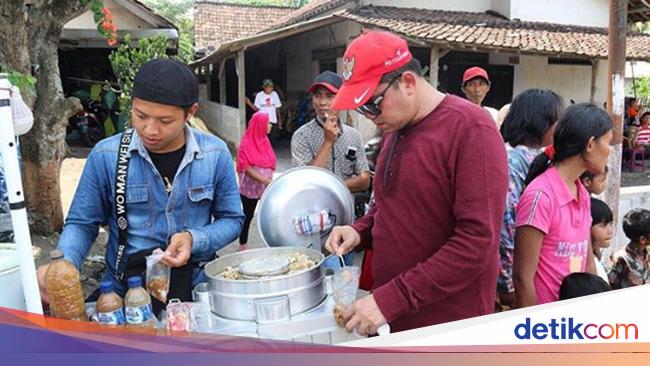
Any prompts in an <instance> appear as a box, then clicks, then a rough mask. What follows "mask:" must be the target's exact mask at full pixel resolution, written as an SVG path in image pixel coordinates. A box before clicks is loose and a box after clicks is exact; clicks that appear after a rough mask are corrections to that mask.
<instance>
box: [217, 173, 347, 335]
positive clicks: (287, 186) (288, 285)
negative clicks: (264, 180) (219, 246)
mask: <svg viewBox="0 0 650 366" xmlns="http://www.w3.org/2000/svg"><path fill="white" fill-rule="evenodd" d="M321 210H327V211H328V212H329V213H331V215H332V216H333V217H335V220H334V224H335V225H347V224H351V223H352V222H353V220H354V199H353V197H352V195H351V194H350V192H349V190H348V189H347V187H346V186H345V183H344V182H343V181H341V180H340V179H339V178H337V177H336V176H335V175H333V174H332V173H331V172H329V171H328V170H325V169H321V168H316V167H301V168H293V169H290V170H288V171H287V172H286V173H284V174H283V175H281V176H280V177H278V178H276V179H275V180H274V181H273V182H272V183H271V184H270V185H269V186H268V187H267V189H266V191H265V192H264V195H263V196H262V199H261V202H260V205H259V208H258V211H257V218H258V227H259V230H260V234H261V237H262V240H263V241H264V244H265V245H267V246H268V248H262V249H252V250H247V251H243V252H237V253H233V254H229V255H226V256H223V257H221V258H218V259H216V260H214V261H212V262H210V263H209V264H208V265H207V266H206V267H205V274H206V276H207V277H208V292H209V303H210V308H211V310H212V312H213V317H212V319H211V325H210V328H211V330H210V332H213V333H220V334H229V335H239V336H250V337H258V338H269V339H283V340H296V341H306V342H311V343H329V344H334V343H340V342H343V341H346V340H350V335H349V334H348V333H347V332H346V331H345V329H343V328H341V327H339V326H337V325H336V321H335V320H334V317H333V314H332V311H333V308H334V300H333V298H332V295H331V288H330V287H331V286H330V285H329V283H330V279H331V276H325V269H324V268H323V261H324V259H325V256H324V255H323V254H322V253H321V246H322V243H323V241H324V240H325V239H326V237H327V235H326V234H327V233H326V232H324V233H321V232H317V233H314V234H313V235H309V236H305V235H300V234H297V233H296V230H295V226H294V218H295V217H296V216H301V215H305V214H310V213H314V212H319V211H321ZM295 252H298V253H302V254H305V255H307V256H308V257H309V258H311V259H312V260H314V262H316V265H315V266H314V267H312V268H309V269H306V270H303V271H300V272H297V273H292V274H287V273H286V262H285V261H283V260H281V259H280V260H267V259H269V258H273V257H276V258H277V257H278V256H283V255H287V254H289V253H295ZM255 260H260V262H259V263H254V264H255V265H250V264H251V261H255ZM241 265H243V267H242V269H244V271H243V272H247V273H245V276H244V279H237V280H228V279H225V278H223V277H221V276H219V274H220V273H222V272H223V271H224V270H226V268H227V267H229V266H230V267H239V266H241ZM247 266H249V267H250V268H252V270H251V271H248V270H245V269H246V267H247ZM248 272H253V273H248Z"/></svg>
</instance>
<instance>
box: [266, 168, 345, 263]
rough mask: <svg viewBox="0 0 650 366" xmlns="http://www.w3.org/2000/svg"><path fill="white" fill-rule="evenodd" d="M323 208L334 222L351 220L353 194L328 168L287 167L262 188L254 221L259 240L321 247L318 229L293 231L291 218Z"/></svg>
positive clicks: (343, 223)
mask: <svg viewBox="0 0 650 366" xmlns="http://www.w3.org/2000/svg"><path fill="white" fill-rule="evenodd" d="M322 209H326V210H328V211H329V212H331V213H332V214H333V215H334V216H335V217H336V221H335V224H336V225H348V224H351V223H352V222H353V221H354V198H353V197H352V194H351V193H350V191H349V190H348V188H347V187H346V185H345V183H343V181H341V180H340V179H339V178H338V177H336V176H335V175H334V174H332V173H331V172H330V171H328V170H326V169H322V168H317V167H299V168H293V169H290V170H288V171H287V172H286V173H284V174H282V175H281V176H280V177H278V178H277V179H275V180H274V181H273V182H272V183H271V184H270V185H269V186H268V187H267V188H266V191H265V192H264V195H263V196H262V200H261V202H260V205H259V208H258V213H257V215H258V216H257V222H258V228H259V231H260V235H261V237H262V240H263V241H264V243H266V245H268V246H270V247H282V246H296V247H306V248H312V249H315V250H317V251H320V250H321V238H320V236H321V235H320V233H316V234H314V235H311V236H305V235H300V234H298V233H296V231H295V229H294V225H293V218H294V217H296V216H297V215H301V214H308V213H314V212H319V211H320V210H322Z"/></svg>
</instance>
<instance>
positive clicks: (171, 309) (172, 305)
mask: <svg viewBox="0 0 650 366" xmlns="http://www.w3.org/2000/svg"><path fill="white" fill-rule="evenodd" d="M166 320H167V330H171V331H182V332H189V331H191V330H192V303H191V302H181V301H180V300H179V299H171V300H170V301H169V304H168V305H167V309H166Z"/></svg>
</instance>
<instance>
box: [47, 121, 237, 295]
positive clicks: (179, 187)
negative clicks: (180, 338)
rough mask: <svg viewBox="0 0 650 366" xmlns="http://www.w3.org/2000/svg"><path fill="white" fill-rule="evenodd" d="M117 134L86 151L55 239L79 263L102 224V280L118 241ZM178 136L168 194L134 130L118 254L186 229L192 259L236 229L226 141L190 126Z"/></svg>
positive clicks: (162, 242) (197, 277)
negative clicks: (181, 142)
mask: <svg viewBox="0 0 650 366" xmlns="http://www.w3.org/2000/svg"><path fill="white" fill-rule="evenodd" d="M121 136H122V135H121V134H119V135H116V136H113V137H110V138H107V139H105V140H102V141H100V142H99V143H98V144H97V145H96V146H95V148H94V149H93V150H92V151H91V152H90V155H89V156H88V160H87V161H86V166H85V167H84V171H83V174H82V176H81V179H80V181H79V186H78V187H77V192H76V193H75V196H74V200H73V201H72V206H71V207H70V211H69V213H68V217H67V218H66V223H65V226H64V228H63V233H62V234H61V238H60V239H59V245H58V247H59V249H60V250H61V251H63V253H64V255H65V257H66V259H68V260H70V261H72V262H73V263H74V264H75V265H76V266H77V267H78V268H81V264H82V263H83V261H84V259H85V257H86V255H87V254H88V251H89V250H90V247H91V246H92V244H93V242H94V241H95V239H96V238H97V233H98V230H99V226H100V225H106V224H107V225H108V233H109V238H108V243H107V244H106V257H105V258H106V273H105V274H104V279H107V280H109V279H110V280H112V279H113V273H114V271H115V259H116V255H117V249H118V229H117V223H116V218H115V202H114V201H115V198H114V197H115V171H116V164H117V151H118V148H119V144H120V138H121ZM185 137H186V149H185V156H184V157H183V160H182V161H181V164H180V166H179V167H178V171H177V173H176V177H175V178H174V182H173V185H172V191H171V194H169V195H168V194H167V192H166V191H165V185H164V183H163V180H162V178H161V176H160V174H159V173H158V171H157V170H156V168H155V167H154V165H153V163H152V161H151V158H150V157H149V153H148V152H147V150H146V149H145V147H144V145H143V144H142V140H141V139H140V137H139V136H138V134H137V133H134V134H133V139H132V141H131V145H130V148H129V150H130V152H131V159H130V162H129V170H128V177H127V189H126V203H127V218H128V221H129V226H128V229H127V233H128V239H127V241H128V245H127V247H126V250H125V253H126V255H125V256H124V258H123V260H126V259H127V257H128V255H130V254H133V253H136V252H139V251H141V250H145V249H151V248H157V247H164V246H166V244H167V243H168V240H169V239H170V238H171V236H172V235H173V234H175V233H178V232H181V231H183V230H189V231H190V233H191V234H192V238H193V243H192V261H193V262H198V261H204V260H210V259H211V258H213V256H214V254H215V252H216V251H217V250H219V249H221V248H222V247H224V246H225V245H226V244H228V243H230V242H231V241H233V240H234V239H236V238H237V236H238V235H239V233H240V231H241V228H242V224H243V222H244V215H243V213H242V209H241V201H240V198H239V192H238V190H237V180H236V176H235V170H234V167H233V162H232V155H231V154H230V152H229V151H228V148H227V147H226V144H225V143H224V142H223V141H221V140H220V139H218V138H216V137H214V136H209V135H207V134H203V133H201V132H199V131H197V130H194V129H192V128H189V127H186V128H185ZM204 280H205V277H204V275H203V272H202V271H200V270H199V269H198V268H197V269H195V272H194V276H193V281H192V282H193V284H197V283H199V282H202V281H204ZM117 290H118V292H120V293H123V292H124V290H125V289H124V287H123V286H122V285H118V286H117Z"/></svg>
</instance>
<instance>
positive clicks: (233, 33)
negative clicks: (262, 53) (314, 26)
mask: <svg viewBox="0 0 650 366" xmlns="http://www.w3.org/2000/svg"><path fill="white" fill-rule="evenodd" d="M294 10H296V9H295V8H288V7H277V6H249V5H239V4H229V3H222V2H214V1H206V0H202V1H201V0H199V1H197V3H196V5H195V6H194V44H195V46H196V48H199V49H200V48H207V47H210V46H211V47H217V46H218V45H219V44H220V43H223V42H227V41H232V40H234V39H238V38H242V37H245V36H248V35H251V34H255V33H257V32H259V31H260V30H262V29H264V28H268V27H269V24H273V23H275V22H277V21H278V20H279V19H280V18H282V17H283V16H285V15H287V14H289V13H291V12H292V11H294Z"/></svg>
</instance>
